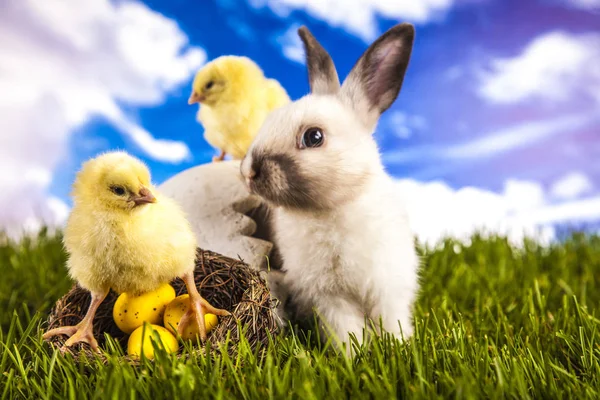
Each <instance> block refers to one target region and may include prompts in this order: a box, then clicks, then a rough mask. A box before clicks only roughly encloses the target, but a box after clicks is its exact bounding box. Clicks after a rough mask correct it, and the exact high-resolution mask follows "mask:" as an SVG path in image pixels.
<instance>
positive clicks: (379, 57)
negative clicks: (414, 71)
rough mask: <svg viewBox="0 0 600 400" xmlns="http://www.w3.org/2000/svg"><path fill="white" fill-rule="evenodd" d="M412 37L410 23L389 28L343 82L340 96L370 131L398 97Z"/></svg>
mask: <svg viewBox="0 0 600 400" xmlns="http://www.w3.org/2000/svg"><path fill="white" fill-rule="evenodd" d="M414 37H415V28H414V27H413V25H411V24H408V23H403V24H398V25H396V26H394V27H392V28H390V29H389V30H388V31H387V32H385V33H384V34H383V35H381V36H380V37H379V38H378V39H377V40H376V41H375V42H373V44H371V46H369V48H368V49H367V50H366V51H365V52H364V53H363V55H362V56H361V57H360V59H359V60H358V61H357V62H356V64H355V65H354V67H353V68H352V70H351V71H350V73H349V74H348V77H347V78H346V80H345V81H344V84H343V85H342V89H341V90H340V96H341V98H342V100H343V101H344V102H347V103H348V104H349V105H350V106H351V107H353V108H354V110H355V112H356V113H357V115H358V116H359V117H360V118H361V120H362V121H363V123H364V124H365V126H366V127H367V128H369V129H374V127H375V125H376V124H377V121H378V119H379V117H380V115H381V113H383V112H384V111H385V110H387V109H388V108H389V107H390V106H391V105H392V103H393V102H394V101H395V100H396V97H398V93H400V88H401V87H402V81H403V80H404V74H405V72H406V68H407V67H408V62H409V60H410V55H411V51H412V46H413V41H414Z"/></svg>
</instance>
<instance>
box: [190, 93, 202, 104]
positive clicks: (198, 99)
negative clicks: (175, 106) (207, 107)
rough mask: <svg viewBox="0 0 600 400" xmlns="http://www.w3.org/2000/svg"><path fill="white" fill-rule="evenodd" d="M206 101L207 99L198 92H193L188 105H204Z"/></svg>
mask: <svg viewBox="0 0 600 400" xmlns="http://www.w3.org/2000/svg"><path fill="white" fill-rule="evenodd" d="M204 100H205V97H204V96H202V95H200V94H198V92H196V91H194V92H192V94H191V95H190V98H189V99H188V104H195V103H202V102H203V101H204Z"/></svg>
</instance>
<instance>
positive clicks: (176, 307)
mask: <svg viewBox="0 0 600 400" xmlns="http://www.w3.org/2000/svg"><path fill="white" fill-rule="evenodd" d="M189 307H190V296H189V295H188V294H182V295H181V296H177V297H176V298H175V299H174V300H173V301H172V302H170V303H169V305H167V308H166V309H165V316H164V320H163V321H164V323H163V324H164V326H165V328H167V329H168V330H170V331H171V332H172V333H173V334H174V335H177V327H178V326H179V321H181V317H183V315H184V314H185V313H186V312H187V310H188V308H189ZM218 323H219V319H218V318H217V316H216V315H214V314H210V313H206V314H204V324H205V326H206V333H209V332H210V331H212V330H213V328H214V327H215V326H217V324H218ZM199 335H200V332H199V331H198V327H197V326H196V324H194V323H191V324H190V325H188V326H187V328H185V329H184V331H183V333H182V334H181V337H182V338H183V339H185V340H192V341H196V338H197V337H199Z"/></svg>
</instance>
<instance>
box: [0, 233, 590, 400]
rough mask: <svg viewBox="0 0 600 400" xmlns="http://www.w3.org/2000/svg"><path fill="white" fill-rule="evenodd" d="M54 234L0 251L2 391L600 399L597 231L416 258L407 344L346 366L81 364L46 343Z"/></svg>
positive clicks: (56, 285)
mask: <svg viewBox="0 0 600 400" xmlns="http://www.w3.org/2000/svg"><path fill="white" fill-rule="evenodd" d="M64 260H65V256H64V254H63V252H62V248H61V244H60V239H59V238H53V237H48V236H45V235H41V236H40V238H39V239H38V240H34V241H27V242H23V243H21V244H14V243H8V244H5V245H2V244H0V271H1V276H0V277H1V278H2V279H1V280H0V310H2V311H1V312H0V327H1V332H0V397H1V398H3V399H4V398H6V399H18V398H56V399H63V398H73V399H75V398H77V399H80V398H88V397H89V398H113V397H114V398H131V399H133V398H148V399H157V398H191V397H193V398H212V397H214V398H232V399H241V398H261V399H266V398H298V399H322V398H335V399H338V398H348V397H351V398H396V397H401V398H406V397H410V398H423V399H431V398H519V399H521V398H578V399H579V398H598V396H600V315H599V310H600V306H599V305H600V290H598V284H599V283H600V282H599V281H600V237H597V236H586V235H573V236H572V237H570V238H569V239H568V240H566V241H565V242H564V243H562V244H560V245H553V246H552V247H549V248H542V247H538V246H537V245H535V244H534V243H530V242H526V243H525V244H524V246H523V248H522V249H518V248H514V247H511V246H510V245H509V244H508V243H507V241H506V240H504V239H502V238H492V239H482V238H480V237H477V236H475V237H473V238H472V240H471V244H470V245H468V246H467V245H461V244H459V243H455V242H453V241H451V240H448V241H446V242H445V243H444V244H443V246H440V248H438V249H437V250H424V262H425V268H424V271H423V291H422V293H421V295H420V297H419V301H418V305H417V310H416V315H415V323H416V331H415V335H414V337H413V338H412V339H411V340H410V341H409V342H408V343H406V344H402V345H399V344H397V343H394V342H393V341H392V340H391V339H390V338H383V339H381V340H378V341H376V342H375V343H373V345H372V346H371V347H370V348H369V349H362V351H361V353H360V354H359V356H358V357H357V358H356V359H354V360H352V361H348V360H346V359H344V358H342V357H339V356H336V355H335V354H334V353H333V352H332V351H331V350H330V349H329V348H328V347H327V346H323V347H314V346H313V347H309V346H308V345H306V344H304V343H305V341H302V340H300V339H299V338H297V337H295V336H287V337H281V338H279V339H277V340H276V341H275V342H274V343H271V345H270V346H269V347H268V349H266V350H267V351H266V353H265V355H264V357H259V356H258V355H256V354H253V353H252V352H251V351H249V350H248V347H247V344H246V343H244V342H242V343H241V345H240V346H241V350H240V352H239V355H238V356H237V357H236V358H234V359H232V358H230V357H228V356H227V354H226V352H225V351H224V349H212V350H211V351H210V354H209V356H207V357H192V358H191V359H190V360H188V361H185V362H182V361H177V360H176V359H175V358H173V357H170V356H167V355H165V354H159V358H158V359H157V360H156V362H144V363H143V365H141V366H138V367H134V366H131V365H129V364H127V363H124V362H122V361H120V359H119V357H118V355H119V350H118V349H116V350H114V351H112V352H111V355H110V358H109V362H108V364H107V365H101V364H100V363H99V362H98V361H96V360H91V362H89V363H75V362H73V360H72V359H71V358H70V357H68V356H64V357H63V356H61V355H60V353H58V352H56V351H52V350H51V349H50V348H49V347H48V346H47V345H46V344H44V343H43V342H42V341H41V338H40V331H39V329H40V325H41V321H42V320H43V319H44V318H45V315H46V314H45V313H46V312H47V311H48V308H49V306H50V305H51V304H52V302H53V301H54V300H56V299H57V298H58V297H59V296H60V295H62V294H63V293H64V292H65V291H66V290H67V289H68V288H69V286H70V284H71V283H70V281H69V280H68V279H67V278H66V274H65V270H64V266H63V263H64Z"/></svg>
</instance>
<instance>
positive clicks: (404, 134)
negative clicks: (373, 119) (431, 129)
mask: <svg viewBox="0 0 600 400" xmlns="http://www.w3.org/2000/svg"><path fill="white" fill-rule="evenodd" d="M384 124H385V126H386V128H387V130H389V131H391V132H392V133H393V134H394V136H396V137H398V138H400V139H408V138H410V137H411V136H412V135H413V134H414V133H415V132H416V131H420V130H423V129H426V128H427V121H426V120H425V118H423V117H422V116H421V115H411V114H407V113H405V112H402V111H391V112H390V113H386V115H385V117H384Z"/></svg>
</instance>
